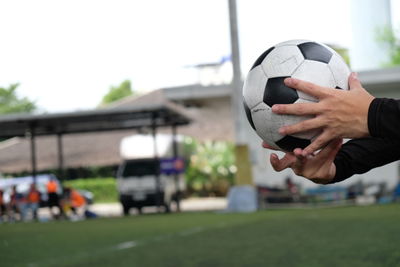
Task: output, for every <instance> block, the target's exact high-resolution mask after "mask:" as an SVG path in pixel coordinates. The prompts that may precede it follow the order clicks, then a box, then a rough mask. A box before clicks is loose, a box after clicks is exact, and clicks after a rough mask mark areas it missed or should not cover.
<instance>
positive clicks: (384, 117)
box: [368, 98, 400, 140]
mask: <svg viewBox="0 0 400 267" xmlns="http://www.w3.org/2000/svg"><path fill="white" fill-rule="evenodd" d="M368 129H369V133H370V135H371V136H372V137H382V138H394V139H397V140H399V139H400V100H394V99H388V98H375V99H374V100H373V101H372V102H371V104H370V106H369V110H368Z"/></svg>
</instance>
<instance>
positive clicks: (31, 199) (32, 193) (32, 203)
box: [27, 184, 40, 220]
mask: <svg viewBox="0 0 400 267" xmlns="http://www.w3.org/2000/svg"><path fill="white" fill-rule="evenodd" d="M27 200H28V203H27V206H28V209H30V210H31V211H32V217H33V219H34V220H38V214H37V212H38V209H39V204H40V192H39V191H38V190H37V189H36V185H35V184H31V186H30V188H29V192H28V197H27Z"/></svg>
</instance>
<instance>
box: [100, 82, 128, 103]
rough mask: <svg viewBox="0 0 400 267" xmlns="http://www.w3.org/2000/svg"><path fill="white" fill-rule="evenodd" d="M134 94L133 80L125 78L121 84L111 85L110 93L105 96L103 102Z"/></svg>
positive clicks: (110, 101)
mask: <svg viewBox="0 0 400 267" xmlns="http://www.w3.org/2000/svg"><path fill="white" fill-rule="evenodd" d="M132 94H133V91H132V87H131V82H130V81H129V80H125V81H123V82H122V83H121V84H120V85H119V86H116V87H114V86H111V88H110V90H109V91H108V93H107V94H106V95H105V96H104V97H103V100H102V101H101V104H110V103H112V102H115V101H117V100H120V99H122V98H124V97H127V96H130V95H132Z"/></svg>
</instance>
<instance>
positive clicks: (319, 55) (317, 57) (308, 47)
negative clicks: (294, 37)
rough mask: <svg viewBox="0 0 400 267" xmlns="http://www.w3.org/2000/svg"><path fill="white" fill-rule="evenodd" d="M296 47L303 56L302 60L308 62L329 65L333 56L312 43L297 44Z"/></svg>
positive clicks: (324, 48)
mask: <svg viewBox="0 0 400 267" xmlns="http://www.w3.org/2000/svg"><path fill="white" fill-rule="evenodd" d="M298 47H299V49H300V51H301V53H302V54H303V56H304V59H308V60H314V61H319V62H323V63H329V61H330V60H331V58H332V55H333V54H332V52H331V51H329V50H328V49H327V48H326V47H324V46H322V45H320V44H317V43H314V42H307V43H302V44H299V45H298Z"/></svg>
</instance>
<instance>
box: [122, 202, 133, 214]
mask: <svg viewBox="0 0 400 267" xmlns="http://www.w3.org/2000/svg"><path fill="white" fill-rule="evenodd" d="M122 209H123V212H124V216H128V215H129V210H130V209H131V207H129V206H128V205H126V204H125V205H124V204H122Z"/></svg>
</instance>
